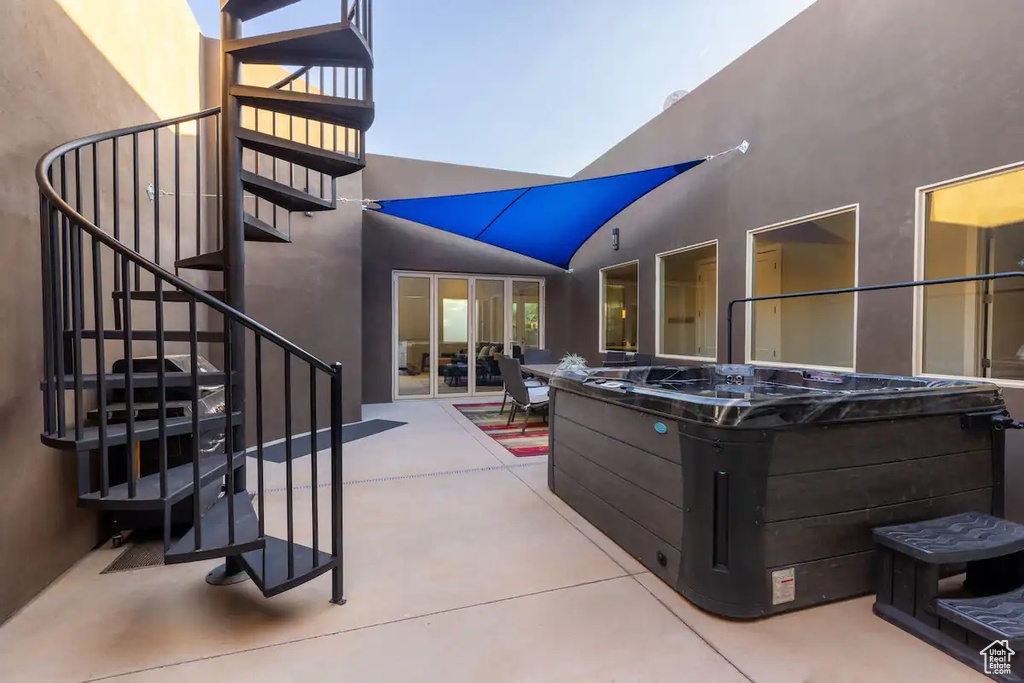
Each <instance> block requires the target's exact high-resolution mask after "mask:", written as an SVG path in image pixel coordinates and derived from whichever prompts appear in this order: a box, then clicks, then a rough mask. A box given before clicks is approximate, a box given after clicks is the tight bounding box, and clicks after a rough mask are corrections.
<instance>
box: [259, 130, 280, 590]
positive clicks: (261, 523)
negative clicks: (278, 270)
mask: <svg viewBox="0 0 1024 683" xmlns="http://www.w3.org/2000/svg"><path fill="white" fill-rule="evenodd" d="M275 117H276V114H275ZM274 165H275V166H276V165H277V161H276V160H275V161H274ZM255 338H256V495H257V496H258V497H259V500H258V501H257V503H256V504H257V516H258V517H259V521H258V523H259V534H260V538H263V537H264V536H266V533H267V530H266V524H265V522H264V521H263V520H264V519H265V518H266V515H265V513H264V509H263V494H264V491H263V354H262V349H261V347H260V335H258V334H257V335H255ZM260 556H261V558H262V564H263V570H262V572H261V574H260V575H261V576H264V577H266V575H267V552H266V550H264V551H263V552H262V553H261V555H260Z"/></svg>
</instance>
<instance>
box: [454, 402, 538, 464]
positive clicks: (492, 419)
mask: <svg viewBox="0 0 1024 683" xmlns="http://www.w3.org/2000/svg"><path fill="white" fill-rule="evenodd" d="M455 407H456V408H457V409H458V410H459V412H460V413H462V414H463V415H465V416H466V417H468V418H469V419H470V421H471V422H472V423H473V424H475V425H476V426H477V427H479V428H480V429H481V430H482V431H483V432H484V433H485V434H487V435H488V436H489V437H491V438H492V439H494V440H495V441H497V442H498V443H500V444H501V445H502V446H504V447H505V449H506V450H508V451H509V452H510V453H511V454H512V455H514V456H516V457H517V458H525V457H529V456H532V455H547V454H548V424H547V422H545V421H544V416H543V415H531V416H530V425H529V426H528V427H527V428H526V433H525V434H520V433H519V432H520V431H522V429H523V416H522V413H520V414H518V415H516V419H515V421H514V422H513V423H512V426H511V427H509V426H506V422H508V411H509V410H511V407H510V406H508V405H506V406H505V412H504V413H499V412H498V411H500V410H501V404H500V403H457V404H455Z"/></svg>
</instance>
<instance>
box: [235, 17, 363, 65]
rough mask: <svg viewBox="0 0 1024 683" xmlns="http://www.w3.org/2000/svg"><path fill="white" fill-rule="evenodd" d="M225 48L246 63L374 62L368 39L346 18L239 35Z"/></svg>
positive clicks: (328, 63)
mask: <svg viewBox="0 0 1024 683" xmlns="http://www.w3.org/2000/svg"><path fill="white" fill-rule="evenodd" d="M224 49H225V51H227V52H229V53H231V54H232V55H233V56H235V57H236V58H238V59H239V60H240V61H241V62H243V63H244V64H293V65H295V66H355V67H360V66H363V67H372V66H373V53H372V51H371V50H370V46H369V45H367V43H366V39H365V38H364V37H363V35H362V34H361V33H360V32H359V31H358V30H356V29H355V28H354V27H353V26H352V25H351V24H348V23H343V22H339V23H334V24H325V25H322V26H312V27H309V28H299V29H293V30H289V31H280V32H277V33H265V34H262V35H257V36H249V37H246V38H237V39H235V40H229V41H226V42H225V44H224Z"/></svg>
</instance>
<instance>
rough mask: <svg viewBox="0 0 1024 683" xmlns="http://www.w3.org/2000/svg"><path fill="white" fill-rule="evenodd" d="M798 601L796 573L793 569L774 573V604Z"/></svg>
mask: <svg viewBox="0 0 1024 683" xmlns="http://www.w3.org/2000/svg"><path fill="white" fill-rule="evenodd" d="M794 600H796V573H795V572H794V570H793V568H792V567H790V568H789V569H779V570H778V571H774V572H772V604H773V605H781V604H782V603H784V602H793V601H794Z"/></svg>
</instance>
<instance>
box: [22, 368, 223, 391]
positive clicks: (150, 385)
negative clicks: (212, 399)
mask: <svg viewBox="0 0 1024 683" xmlns="http://www.w3.org/2000/svg"><path fill="white" fill-rule="evenodd" d="M81 380H82V388H83V389H98V388H99V386H100V376H99V375H86V374H83V375H82V376H81ZM226 380H227V373H224V372H200V373H199V386H201V387H216V386H223V385H224V383H225V381H226ZM53 383H54V385H55V386H56V384H57V379H56V378H54V380H53ZM158 383H159V374H158V373H156V372H136V373H133V374H132V386H134V387H135V388H136V389H155V388H157V385H158ZM127 384H128V379H127V375H125V374H124V373H120V372H108V373H105V374H104V375H103V385H104V387H105V388H107V389H124V388H125V387H126V386H127ZM39 386H40V388H45V387H46V380H43V381H42V382H40V383H39ZM164 386H165V387H168V388H173V387H190V386H192V374H191V373H189V372H165V373H164ZM74 387H75V376H74V375H64V388H65V389H68V390H70V389H73V388H74Z"/></svg>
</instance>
